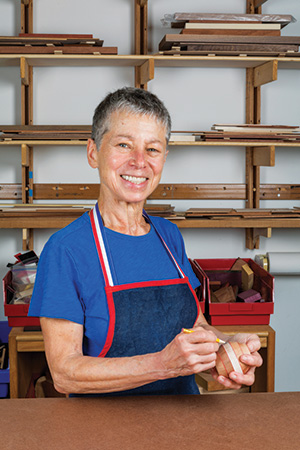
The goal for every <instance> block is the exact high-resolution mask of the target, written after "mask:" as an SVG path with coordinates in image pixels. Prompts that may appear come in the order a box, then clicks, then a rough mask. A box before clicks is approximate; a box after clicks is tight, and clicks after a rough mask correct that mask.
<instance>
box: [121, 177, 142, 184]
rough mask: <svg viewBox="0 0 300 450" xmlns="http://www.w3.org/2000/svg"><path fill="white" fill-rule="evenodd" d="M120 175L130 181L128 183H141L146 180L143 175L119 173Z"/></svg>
mask: <svg viewBox="0 0 300 450" xmlns="http://www.w3.org/2000/svg"><path fill="white" fill-rule="evenodd" d="M121 177H122V178H123V179H124V180H126V181H130V183H134V184H141V183H144V181H146V179H147V178H145V177H133V176H131V175H121Z"/></svg>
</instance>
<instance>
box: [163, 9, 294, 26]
mask: <svg viewBox="0 0 300 450" xmlns="http://www.w3.org/2000/svg"><path fill="white" fill-rule="evenodd" d="M165 17H166V16H165ZM195 20H197V21H199V22H203V21H208V20H209V21H212V22H213V21H215V22H220V21H221V22H224V21H225V22H227V21H231V22H233V23H236V22H242V23H249V22H261V23H280V24H281V26H282V27H283V26H286V25H288V24H289V23H291V22H295V18H294V17H293V16H292V15H290V14H238V13H235V14H230V13H227V14H218V13H197V12H176V13H174V15H173V17H172V20H171V23H176V22H179V23H181V24H182V23H186V22H188V21H195Z"/></svg>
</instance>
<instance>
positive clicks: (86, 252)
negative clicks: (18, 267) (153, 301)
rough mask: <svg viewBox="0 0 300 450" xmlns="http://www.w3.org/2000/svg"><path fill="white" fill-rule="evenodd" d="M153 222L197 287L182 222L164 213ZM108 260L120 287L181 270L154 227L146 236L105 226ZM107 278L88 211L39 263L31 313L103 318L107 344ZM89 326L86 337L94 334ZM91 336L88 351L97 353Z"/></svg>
mask: <svg viewBox="0 0 300 450" xmlns="http://www.w3.org/2000/svg"><path fill="white" fill-rule="evenodd" d="M151 220H152V222H153V224H154V226H155V227H156V229H157V230H158V232H159V233H160V235H161V236H162V237H163V239H164V240H165V242H166V244H167V245H168V247H169V249H170V250H171V252H172V254H173V256H174V257H175V259H176V261H177V263H178V264H179V266H180V267H181V269H182V270H183V272H184V274H185V275H186V276H187V277H188V278H189V281H190V284H191V286H192V288H193V289H195V288H197V287H198V286H199V284H200V283H199V281H198V279H197V278H196V276H195V275H194V272H193V270H192V268H191V265H190V263H189V261H188V258H187V256H186V253H185V248H184V242H183V239H182V236H181V233H180V232H179V230H178V228H177V226H176V225H174V224H172V223H171V222H169V221H168V220H165V219H162V218H160V217H151ZM104 232H105V234H106V240H107V242H108V246H109V248H107V249H106V250H107V253H108V259H109V262H110V267H111V271H112V276H113V281H114V284H115V285H118V284H128V283H132V282H139V281H150V280H164V279H176V278H178V277H179V273H178V270H177V268H176V266H175V264H174V262H173V261H172V259H171V257H170V255H169V253H168V252H167V250H166V249H165V247H164V245H163V244H162V242H161V239H160V238H159V236H158V235H157V233H156V231H155V229H154V227H153V226H151V230H150V232H149V233H147V234H145V235H143V236H129V235H125V234H121V233H117V232H115V231H112V230H110V229H108V228H104ZM104 286H105V284H104V278H103V273H102V270H101V266H100V262H99V257H98V254H97V250H96V245H95V241H94V237H93V233H92V227H91V222H90V218H89V215H88V213H85V214H83V215H82V216H81V217H80V218H79V219H77V220H75V221H74V222H72V223H71V224H70V225H68V226H67V227H65V228H63V229H61V230H59V231H58V232H56V233H54V234H53V235H52V236H51V238H50V239H49V241H48V242H47V243H46V245H45V247H44V249H43V251H42V253H41V257H40V260H39V263H38V271H37V277H36V281H35V286H34V291H33V295H32V299H31V302H30V308H29V314H28V315H30V316H37V317H51V318H58V319H66V320H70V321H72V322H76V323H79V324H81V325H84V327H85V325H86V323H87V322H88V320H87V319H86V318H87V317H88V316H90V317H97V318H98V319H99V327H97V328H98V329H99V333H100V334H101V335H102V336H101V337H102V339H103V345H104V342H105V338H106V334H107V329H108V323H109V312H108V306H107V301H106V295H105V290H104ZM88 334H89V333H88V330H86V329H85V330H84V335H85V336H88ZM87 341H88V338H87V339H86V344H85V339H84V353H85V354H90V355H91V354H92V353H93V352H91V348H89V347H90V345H87Z"/></svg>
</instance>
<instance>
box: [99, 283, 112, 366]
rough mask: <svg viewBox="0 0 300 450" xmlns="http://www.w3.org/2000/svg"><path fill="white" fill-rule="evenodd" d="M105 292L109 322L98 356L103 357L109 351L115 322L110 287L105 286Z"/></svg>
mask: <svg viewBox="0 0 300 450" xmlns="http://www.w3.org/2000/svg"><path fill="white" fill-rule="evenodd" d="M105 292H106V299H107V305H108V310H109V323H108V330H107V335H106V340H105V344H104V346H103V349H102V350H101V352H100V354H99V355H98V357H104V356H105V355H106V354H107V352H108V351H109V349H110V347H111V344H112V341H113V338H114V334H115V324H116V310H115V304H114V299H113V293H112V290H111V289H110V288H105Z"/></svg>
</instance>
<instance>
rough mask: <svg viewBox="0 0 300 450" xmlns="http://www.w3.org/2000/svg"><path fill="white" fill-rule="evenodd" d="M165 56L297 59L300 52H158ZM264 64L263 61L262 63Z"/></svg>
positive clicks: (174, 50)
mask: <svg viewBox="0 0 300 450" xmlns="http://www.w3.org/2000/svg"><path fill="white" fill-rule="evenodd" d="M159 53H160V54H162V55H165V56H209V57H214V56H225V57H227V56H228V57H230V56H239V57H247V56H257V57H266V56H267V57H272V58H291V57H292V58H299V57H300V52H278V51H277V52H269V51H250V50H243V51H242V52H241V51H224V50H218V51H217V50H214V51H208V50H189V51H187V50H180V49H176V48H173V49H171V50H165V51H161V52H159ZM263 62H264V61H263Z"/></svg>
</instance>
